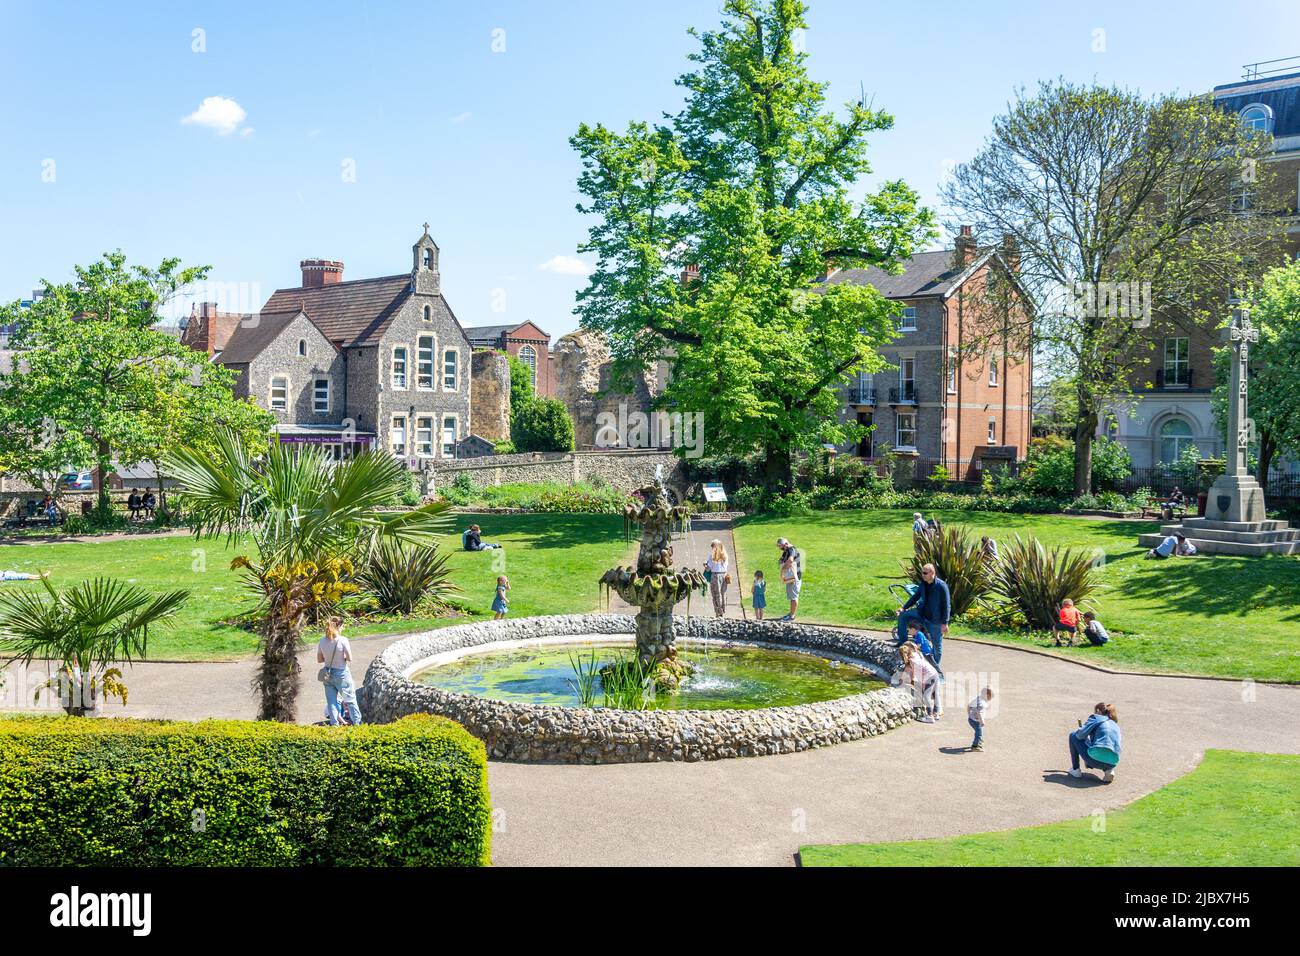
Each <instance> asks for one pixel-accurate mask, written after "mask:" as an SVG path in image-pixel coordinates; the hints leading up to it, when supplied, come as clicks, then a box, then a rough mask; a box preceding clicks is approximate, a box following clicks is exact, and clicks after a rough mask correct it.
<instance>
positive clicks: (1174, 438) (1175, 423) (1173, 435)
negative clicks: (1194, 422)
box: [1160, 418, 1192, 465]
mask: <svg viewBox="0 0 1300 956" xmlns="http://www.w3.org/2000/svg"><path fill="white" fill-rule="evenodd" d="M1191 445H1192V426H1191V425H1189V424H1187V422H1186V421H1184V420H1183V419H1181V418H1171V419H1169V421H1167V422H1165V423H1164V424H1163V425H1161V426H1160V460H1161V461H1162V462H1163V463H1165V464H1166V465H1169V464H1173V463H1174V462H1176V461H1177V460H1178V458H1179V456H1180V455H1182V453H1183V449H1184V448H1189V447H1191Z"/></svg>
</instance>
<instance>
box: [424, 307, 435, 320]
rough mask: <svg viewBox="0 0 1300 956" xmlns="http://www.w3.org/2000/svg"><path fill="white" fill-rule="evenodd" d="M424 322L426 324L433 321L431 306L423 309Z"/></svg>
mask: <svg viewBox="0 0 1300 956" xmlns="http://www.w3.org/2000/svg"><path fill="white" fill-rule="evenodd" d="M424 321H426V322H432V321H433V306H431V305H426V306H425V307H424Z"/></svg>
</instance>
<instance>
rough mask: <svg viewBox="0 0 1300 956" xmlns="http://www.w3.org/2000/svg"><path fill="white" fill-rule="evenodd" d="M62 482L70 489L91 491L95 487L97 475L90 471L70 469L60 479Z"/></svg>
mask: <svg viewBox="0 0 1300 956" xmlns="http://www.w3.org/2000/svg"><path fill="white" fill-rule="evenodd" d="M60 483H61V484H62V485H63V487H64V488H66V489H67V490H69V491H91V490H92V489H93V488H94V487H95V477H94V475H92V474H91V473H90V472H88V471H70V472H68V473H67V474H66V475H64V476H63V477H62V478H61V479H60Z"/></svg>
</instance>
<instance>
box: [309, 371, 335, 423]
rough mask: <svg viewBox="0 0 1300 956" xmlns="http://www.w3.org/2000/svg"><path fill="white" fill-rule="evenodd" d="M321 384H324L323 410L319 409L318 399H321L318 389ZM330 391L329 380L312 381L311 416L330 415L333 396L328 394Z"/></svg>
mask: <svg viewBox="0 0 1300 956" xmlns="http://www.w3.org/2000/svg"><path fill="white" fill-rule="evenodd" d="M322 382H324V383H325V407H324V408H321V407H320V398H321V391H320V387H321V383H322ZM332 391H333V389H331V388H330V380H329V379H328V378H316V379H312V383H311V410H312V414H313V415H328V414H329V413H330V407H331V405H332V399H333V397H334V396H333V395H331V394H330V393H331V392H332Z"/></svg>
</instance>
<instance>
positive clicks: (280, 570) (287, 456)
mask: <svg viewBox="0 0 1300 956" xmlns="http://www.w3.org/2000/svg"><path fill="white" fill-rule="evenodd" d="M164 468H165V469H166V470H167V473H168V474H169V475H171V476H172V477H174V478H175V479H176V480H177V482H178V483H179V485H180V495H181V498H182V507H183V508H184V509H185V512H186V516H187V517H188V518H189V519H190V521H191V523H192V526H193V528H194V533H195V536H196V537H199V538H211V537H222V536H224V537H225V538H226V540H227V542H228V543H234V542H239V541H243V540H246V539H251V542H252V544H253V545H254V547H255V549H256V554H255V557H248V556H245V555H241V556H239V557H237V558H235V560H234V562H232V564H231V567H235V568H242V569H243V570H244V571H245V573H246V574H247V578H248V584H249V586H250V587H251V588H252V589H253V591H254V593H256V594H257V595H258V597H259V600H260V604H261V607H263V608H264V609H265V616H264V618H263V621H262V633H261V638H262V665H261V668H260V669H259V671H258V674H257V676H256V677H255V678H254V681H253V686H254V689H255V690H256V691H257V693H258V695H259V697H260V700H261V703H260V705H259V710H258V719H259V720H279V721H283V722H287V723H291V722H293V721H294V720H295V717H296V712H295V711H296V699H297V696H298V684H299V676H300V675H299V672H300V670H301V668H300V667H299V665H298V656H297V655H298V649H299V646H300V644H301V641H302V630H303V627H304V626H305V625H306V623H307V621H308V619H309V617H310V616H311V615H312V614H313V613H315V612H316V611H317V610H318V609H321V608H327V607H329V606H332V605H334V604H337V603H338V601H339V600H340V599H341V598H342V597H343V595H344V594H346V593H348V592H350V591H354V590H356V585H355V584H353V583H352V580H351V578H352V576H353V574H354V572H355V568H356V567H357V566H360V565H364V563H365V562H366V561H367V560H368V558H369V556H370V554H371V553H372V551H373V550H374V548H376V547H377V546H378V544H379V543H380V542H382V541H398V542H403V543H409V544H417V545H428V544H431V543H432V542H433V540H434V539H435V538H436V537H437V536H438V535H440V534H443V533H445V532H447V531H448V530H450V529H451V528H452V526H453V523H452V519H451V516H450V515H447V514H445V512H446V510H447V509H448V508H449V507H450V506H449V505H448V504H446V503H445V502H440V503H438V504H430V505H424V506H423V507H420V508H416V509H414V510H412V511H386V510H384V509H385V508H386V506H389V505H391V504H392V503H393V502H395V501H396V500H397V499H398V498H399V497H400V495H401V494H402V492H403V491H404V490H405V488H406V471H405V469H404V468H403V467H402V466H401V465H400V464H399V463H398V462H397V461H395V460H394V459H392V458H390V457H389V456H387V455H385V454H383V453H382V452H367V453H365V454H362V455H358V456H357V457H355V458H352V459H350V460H347V461H343V462H335V461H333V460H331V459H329V458H327V457H326V456H325V455H324V453H322V452H320V451H317V450H316V449H312V448H305V449H302V450H299V451H293V450H291V449H290V448H289V447H288V446H286V445H282V444H280V443H279V442H272V443H271V445H270V446H269V448H267V449H266V451H265V452H264V453H262V454H261V455H259V456H256V457H255V456H254V455H253V454H252V453H251V452H250V450H249V449H248V448H247V447H246V446H245V445H244V444H243V442H242V441H241V439H240V438H239V436H238V435H237V434H236V433H235V432H233V431H231V430H228V429H223V430H222V431H221V432H220V433H219V435H218V437H217V441H216V445H215V449H214V450H213V451H212V452H206V451H201V450H196V449H193V448H182V449H180V450H178V451H176V452H174V453H173V454H171V455H169V456H167V458H166V461H165V462H164Z"/></svg>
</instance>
